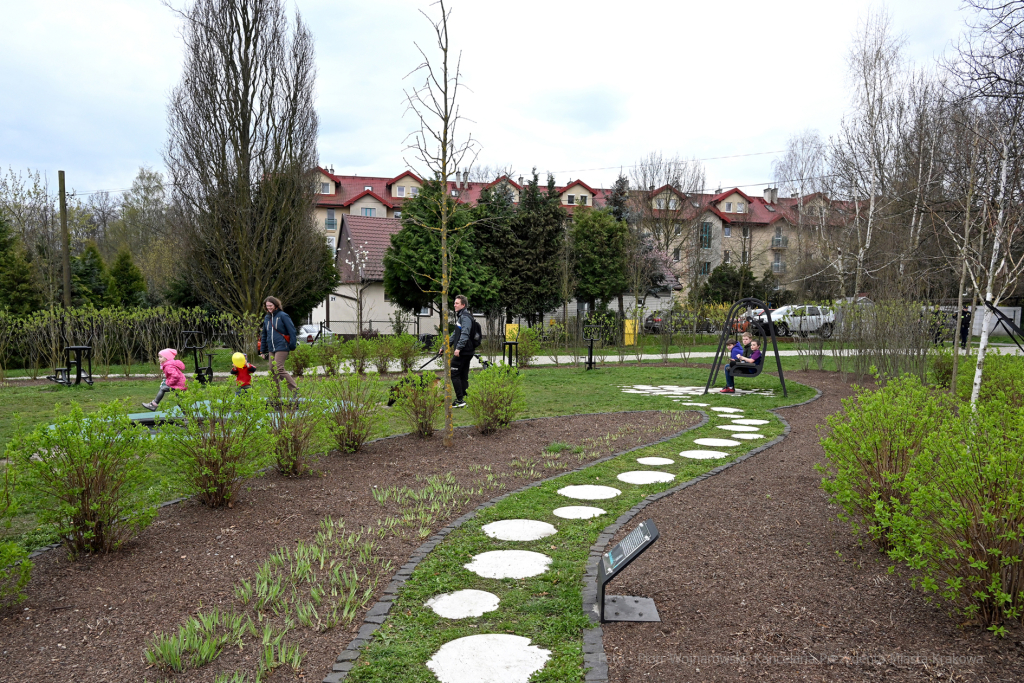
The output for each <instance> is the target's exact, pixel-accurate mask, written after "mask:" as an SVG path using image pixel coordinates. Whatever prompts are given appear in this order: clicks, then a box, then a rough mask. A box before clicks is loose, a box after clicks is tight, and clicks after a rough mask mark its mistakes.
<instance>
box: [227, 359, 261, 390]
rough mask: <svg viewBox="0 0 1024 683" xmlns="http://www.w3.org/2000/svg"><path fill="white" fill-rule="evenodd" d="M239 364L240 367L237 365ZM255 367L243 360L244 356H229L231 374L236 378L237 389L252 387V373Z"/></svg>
mask: <svg viewBox="0 0 1024 683" xmlns="http://www.w3.org/2000/svg"><path fill="white" fill-rule="evenodd" d="M239 363H241V365H238V364H239ZM254 372H256V366H255V365H253V364H252V363H250V362H249V361H247V360H246V359H245V354H243V353H236V354H234V355H233V356H231V374H232V375H235V377H237V378H238V388H239V389H241V388H245V387H250V386H252V373H254Z"/></svg>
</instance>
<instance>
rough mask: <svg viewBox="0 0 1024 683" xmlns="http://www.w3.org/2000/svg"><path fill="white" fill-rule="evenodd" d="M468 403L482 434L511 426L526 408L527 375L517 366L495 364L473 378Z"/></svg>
mask: <svg viewBox="0 0 1024 683" xmlns="http://www.w3.org/2000/svg"><path fill="white" fill-rule="evenodd" d="M468 404H469V411H470V413H471V414H472V415H473V422H474V423H475V424H476V428H477V429H478V430H480V433H481V434H491V433H493V432H495V431H497V430H499V429H503V428H505V427H508V426H509V425H510V424H511V423H512V421H513V420H515V419H516V417H518V416H519V415H521V414H522V413H523V411H525V410H526V398H525V392H524V390H523V378H522V376H521V375H520V374H519V372H518V371H517V370H516V368H514V367H510V366H508V365H505V364H504V363H497V364H494V365H491V366H490V367H489V368H487V369H485V370H481V371H480V372H478V373H477V374H476V376H475V377H474V378H473V384H472V385H471V386H470V388H469V399H468Z"/></svg>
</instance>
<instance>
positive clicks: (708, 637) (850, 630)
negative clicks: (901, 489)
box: [604, 371, 1024, 683]
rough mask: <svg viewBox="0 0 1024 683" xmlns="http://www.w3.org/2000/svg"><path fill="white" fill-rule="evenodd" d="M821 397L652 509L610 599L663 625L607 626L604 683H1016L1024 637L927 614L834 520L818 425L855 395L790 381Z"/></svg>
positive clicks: (824, 382)
mask: <svg viewBox="0 0 1024 683" xmlns="http://www.w3.org/2000/svg"><path fill="white" fill-rule="evenodd" d="M787 378H792V379H793V381H797V382H800V383H803V384H808V385H810V386H814V387H817V388H819V389H821V390H822V392H823V395H822V397H821V398H819V399H818V400H817V401H814V402H812V403H809V404H807V405H805V406H801V407H796V408H791V409H782V410H780V411H779V414H780V415H781V416H782V417H784V418H785V419H786V420H787V421H788V422H789V423H790V425H791V426H792V432H791V433H790V434H789V436H788V437H787V438H786V439H785V440H784V441H783V442H782V443H780V444H778V445H776V446H774V447H772V448H771V449H768V450H766V451H764V452H762V453H760V454H758V455H756V456H754V457H753V458H751V459H749V460H747V461H745V462H743V463H741V464H739V465H737V466H735V467H732V468H730V469H728V470H726V471H724V472H722V473H721V474H719V475H718V476H716V477H712V478H711V479H709V480H707V481H704V482H702V483H701V484H699V485H697V486H693V487H689V488H687V489H684V490H683V491H681V492H679V493H676V494H675V495H672V496H669V497H667V498H664V499H663V500H661V501H658V502H657V503H654V504H652V505H650V506H648V507H647V508H646V509H645V510H644V512H643V514H642V515H641V516H639V517H638V518H636V519H635V520H633V522H632V523H630V524H628V525H627V526H626V528H624V529H623V531H622V533H620V534H619V536H618V537H617V538H616V539H615V540H616V541H617V540H618V539H619V538H620V537H621V536H622V535H624V534H625V533H626V532H627V531H629V530H630V529H632V528H633V527H634V526H635V525H636V523H638V522H640V521H641V520H642V519H645V518H648V517H650V518H653V519H654V520H655V522H656V524H657V525H658V528H659V530H660V531H661V538H660V539H659V540H658V542H657V543H655V544H654V545H653V546H652V547H651V548H650V549H649V550H648V551H647V552H646V553H645V554H643V555H642V556H641V557H640V558H638V559H637V560H636V561H635V562H634V563H633V564H632V565H631V566H630V567H629V568H628V569H627V570H626V571H624V572H623V574H622V575H621V576H620V577H619V578H617V579H616V580H615V581H613V582H612V583H611V584H610V585H609V591H610V592H611V593H614V594H618V595H623V594H624V595H640V596H648V597H652V598H654V600H655V602H656V604H657V607H658V612H659V614H660V616H661V623H634V624H625V623H617V624H606V625H605V626H604V646H605V652H606V653H607V655H608V665H609V680H610V681H615V682H618V683H627V682H628V683H635V682H637V681H659V682H662V681H741V680H742V681H749V680H759V681H760V680H773V681H774V680H778V681H794V680H812V681H818V680H823V681H833V680H842V681H864V680H876V679H878V680H886V681H920V680H925V679H933V678H934V679H941V680H952V681H959V680H971V681H974V680H977V681H990V682H991V683H995V681H1018V680H1021V677H1022V671H1024V643H1022V642H1021V641H1022V640H1024V631H1022V629H1021V628H1020V627H1019V626H1009V629H1010V634H1009V636H1008V637H1007V638H1006V639H1005V640H999V639H997V638H995V637H994V636H992V635H991V634H989V633H987V632H986V631H984V630H982V629H980V628H978V627H977V626H974V625H970V624H966V625H958V624H957V621H959V620H958V619H957V618H955V617H951V616H949V615H948V614H947V612H946V611H945V610H944V609H943V608H942V607H941V606H933V605H929V604H928V603H927V602H926V601H925V599H924V597H923V595H922V594H921V593H920V592H919V591H915V590H914V589H912V588H911V587H910V584H909V580H908V578H907V577H906V576H899V575H890V574H889V573H888V571H887V568H888V567H889V566H890V564H891V562H890V561H889V560H888V558H887V557H886V556H885V555H883V554H882V553H880V552H878V551H877V550H876V549H875V547H874V546H873V545H872V544H871V543H870V542H868V541H863V542H861V540H859V539H857V538H855V537H854V535H853V533H852V532H851V530H850V527H849V526H848V525H847V524H845V523H843V522H840V521H838V520H837V519H836V512H837V510H836V508H835V507H833V506H830V505H829V504H828V502H827V500H826V497H825V495H824V493H823V492H822V491H821V489H820V488H819V484H820V482H821V475H820V474H818V473H817V472H816V471H815V470H814V465H815V464H816V463H821V462H824V453H823V452H822V449H821V447H820V445H819V425H823V424H824V423H825V418H826V416H827V415H829V414H831V413H834V412H836V411H837V410H838V409H839V408H840V400H841V399H842V398H843V397H845V396H849V395H850V394H851V393H852V390H851V388H850V387H849V386H847V385H845V384H844V383H843V382H842V381H841V380H840V378H839V376H838V375H836V374H834V373H822V372H816V371H812V372H793V373H787Z"/></svg>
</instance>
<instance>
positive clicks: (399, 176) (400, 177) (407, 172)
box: [387, 171, 423, 187]
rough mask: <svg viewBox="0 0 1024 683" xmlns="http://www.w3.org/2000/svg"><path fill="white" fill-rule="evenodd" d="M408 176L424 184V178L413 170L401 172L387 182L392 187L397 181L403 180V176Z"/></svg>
mask: <svg viewBox="0 0 1024 683" xmlns="http://www.w3.org/2000/svg"><path fill="white" fill-rule="evenodd" d="M406 176H409V177H410V178H412V179H413V180H415V181H416V182H418V183H419V184H421V185H422V184H423V180H422V179H421V178H420V177H419V176H418V175H416V174H415V173H413V172H412V171H406V172H405V173H400V174H399V175H396V176H395V177H394V178H392V179H391V180H389V181H388V182H387V186H388V187H391V186H392V185H394V184H395V183H397V182H398V181H399V180H401V179H402V178H404V177H406Z"/></svg>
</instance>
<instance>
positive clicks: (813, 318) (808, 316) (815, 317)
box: [787, 306, 836, 339]
mask: <svg viewBox="0 0 1024 683" xmlns="http://www.w3.org/2000/svg"><path fill="white" fill-rule="evenodd" d="M787 321H788V322H789V328H790V330H792V331H793V332H796V333H798V334H799V335H800V336H801V337H806V336H807V335H810V334H817V335H819V336H820V337H822V338H823V339H828V338H829V337H831V336H832V333H833V332H834V331H835V328H836V314H835V311H834V310H833V309H831V308H829V307H827V306H797V307H796V309H795V310H794V311H793V312H792V313H790V314H789V315H788V316H787Z"/></svg>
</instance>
